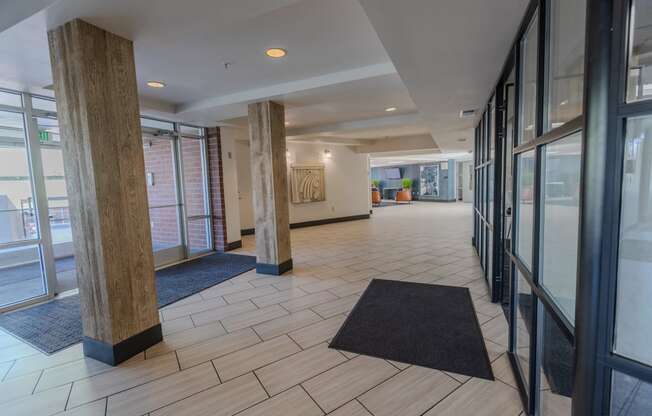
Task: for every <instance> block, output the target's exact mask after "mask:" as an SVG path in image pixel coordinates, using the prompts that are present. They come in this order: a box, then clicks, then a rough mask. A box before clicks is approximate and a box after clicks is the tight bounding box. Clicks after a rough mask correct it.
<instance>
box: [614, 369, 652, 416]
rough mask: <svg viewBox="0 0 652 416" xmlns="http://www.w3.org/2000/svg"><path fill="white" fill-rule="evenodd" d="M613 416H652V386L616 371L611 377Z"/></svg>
mask: <svg viewBox="0 0 652 416" xmlns="http://www.w3.org/2000/svg"><path fill="white" fill-rule="evenodd" d="M610 407H611V415H612V416H642V415H650V414H652V384H649V383H646V382H644V381H641V380H639V379H637V378H634V377H631V376H628V375H626V374H622V373H619V372H617V371H614V372H613V373H612V376H611V406H610Z"/></svg>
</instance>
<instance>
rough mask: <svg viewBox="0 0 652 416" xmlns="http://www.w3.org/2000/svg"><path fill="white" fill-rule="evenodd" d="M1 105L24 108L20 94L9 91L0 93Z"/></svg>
mask: <svg viewBox="0 0 652 416" xmlns="http://www.w3.org/2000/svg"><path fill="white" fill-rule="evenodd" d="M0 104H2V105H9V106H12V107H22V106H23V99H22V96H21V95H20V94H16V93H13V92H8V91H0Z"/></svg>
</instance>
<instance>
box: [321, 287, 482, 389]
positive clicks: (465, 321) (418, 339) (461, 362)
mask: <svg viewBox="0 0 652 416" xmlns="http://www.w3.org/2000/svg"><path fill="white" fill-rule="evenodd" d="M330 348H335V349H338V350H344V351H349V352H353V353H357V354H364V355H370V356H372V357H377V358H384V359H388V360H393V361H400V362H403V363H406V364H414V365H419V366H422V367H429V368H434V369H437V370H443V371H451V372H454V373H458V374H464V375H468V376H472V377H479V378H484V379H487V380H493V379H494V376H493V372H492V371H491V364H490V362H489V357H488V355H487V350H486V348H485V344H484V340H483V338H482V332H481V331H480V325H479V324H478V320H477V318H476V316H475V312H474V309H473V302H472V300H471V296H470V294H469V290H468V289H467V288H463V287H452V286H440V285H429V284H422V283H410V282H399V281H395V280H378V279H374V280H372V281H371V283H370V284H369V286H368V287H367V290H365V292H364V293H363V294H362V297H361V298H360V300H359V301H358V303H357V304H356V305H355V307H354V308H353V310H352V311H351V313H350V314H349V316H348V318H347V319H346V321H345V322H344V324H343V325H342V327H341V328H340V330H339V332H338V333H337V335H335V338H333V341H332V342H331V344H330Z"/></svg>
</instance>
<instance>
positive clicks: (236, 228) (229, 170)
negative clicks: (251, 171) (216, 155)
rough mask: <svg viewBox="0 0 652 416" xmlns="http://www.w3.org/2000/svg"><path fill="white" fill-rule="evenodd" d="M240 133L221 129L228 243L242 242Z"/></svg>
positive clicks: (234, 130)
mask: <svg viewBox="0 0 652 416" xmlns="http://www.w3.org/2000/svg"><path fill="white" fill-rule="evenodd" d="M239 135H240V131H239V130H237V129H232V128H224V127H223V128H221V129H220V136H221V139H222V175H223V176H222V181H223V183H224V210H225V211H226V212H225V215H226V242H227V243H232V242H234V241H238V240H240V238H241V237H240V204H239V201H238V171H237V166H236V143H237V140H236V139H237V138H238V137H240V136H239Z"/></svg>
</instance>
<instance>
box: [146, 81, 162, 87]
mask: <svg viewBox="0 0 652 416" xmlns="http://www.w3.org/2000/svg"><path fill="white" fill-rule="evenodd" d="M147 86H148V87H151V88H163V87H165V82H161V81H147Z"/></svg>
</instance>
